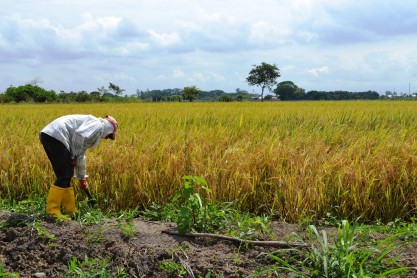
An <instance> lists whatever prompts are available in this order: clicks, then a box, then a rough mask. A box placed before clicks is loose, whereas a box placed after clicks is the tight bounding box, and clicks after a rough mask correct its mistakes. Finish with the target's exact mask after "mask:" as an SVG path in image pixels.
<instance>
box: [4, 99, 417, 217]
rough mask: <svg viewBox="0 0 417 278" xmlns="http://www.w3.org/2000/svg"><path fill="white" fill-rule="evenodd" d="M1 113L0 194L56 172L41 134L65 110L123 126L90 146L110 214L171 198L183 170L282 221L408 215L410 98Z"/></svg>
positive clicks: (94, 179) (97, 190)
mask: <svg viewBox="0 0 417 278" xmlns="http://www.w3.org/2000/svg"><path fill="white" fill-rule="evenodd" d="M0 111H1V115H2V116H1V117H0V124H1V127H2V131H3V135H2V136H1V137H0V149H1V152H2V153H1V156H0V196H1V198H9V199H16V200H17V199H23V198H28V197H30V196H32V195H34V194H37V195H39V194H46V193H47V191H48V189H49V186H50V184H51V183H52V182H53V180H54V175H53V172H52V169H51V167H50V165H49V161H48V160H47V157H46V155H45V154H44V151H43V149H42V146H41V145H40V143H39V139H38V134H39V131H40V130H41V129H42V128H43V127H44V126H45V125H46V124H47V123H49V122H50V121H52V120H53V119H55V118H56V117H59V116H61V115H64V114H92V115H95V116H98V117H104V116H105V115H106V114H110V115H113V116H114V117H116V119H117V120H118V122H119V124H120V132H119V136H118V138H117V141H115V142H113V141H110V140H104V141H102V142H101V144H100V145H99V146H98V147H96V148H93V149H91V150H88V151H87V171H88V173H89V175H90V178H89V181H90V184H91V187H92V190H93V193H94V194H95V195H96V196H97V198H98V199H99V203H100V205H101V206H102V208H105V209H108V210H120V209H126V208H135V207H137V208H139V209H143V208H146V207H148V206H149V205H150V204H151V203H152V202H155V203H159V204H164V203H166V202H169V201H170V200H171V198H172V196H173V195H174V194H175V193H177V192H178V190H179V189H180V188H181V184H182V180H181V178H182V176H184V175H196V176H200V177H202V178H204V179H206V180H207V182H208V185H209V187H210V188H211V190H212V192H211V195H210V196H209V197H210V198H213V199H215V200H218V201H231V202H234V204H235V206H236V207H237V208H240V209H242V210H248V211H252V212H254V213H265V212H273V213H274V214H275V215H276V217H277V218H278V219H281V220H286V221H289V222H296V221H299V220H300V219H303V218H305V217H311V218H322V217H324V216H325V215H326V214H327V213H332V214H334V215H335V216H337V217H340V218H343V219H354V218H357V217H361V219H362V220H364V221H367V220H370V221H372V220H376V219H378V220H381V221H390V220H393V219H395V218H407V217H410V216H412V215H413V214H414V213H415V210H416V206H417V194H416V193H417V189H416V177H417V167H416V166H417V151H416V148H417V143H416V140H415V138H416V137H417V136H416V135H417V134H416V133H417V123H416V112H417V106H416V105H415V102H412V101H409V102H406V101H402V102H400V101H398V102H396V101H353V102H273V103H267V102H264V103H252V102H251V103H249V102H248V103H137V104H83V105H81V104H59V105H3V106H0ZM75 185H76V184H75ZM78 192H79V194H78V196H79V197H78V198H82V197H83V196H82V194H81V192H80V191H78Z"/></svg>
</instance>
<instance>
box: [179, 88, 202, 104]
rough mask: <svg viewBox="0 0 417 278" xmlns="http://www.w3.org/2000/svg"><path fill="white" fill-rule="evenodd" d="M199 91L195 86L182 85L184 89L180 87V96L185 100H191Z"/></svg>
mask: <svg viewBox="0 0 417 278" xmlns="http://www.w3.org/2000/svg"><path fill="white" fill-rule="evenodd" d="M200 92H201V90H200V89H199V88H197V86H191V87H184V89H182V97H183V98H184V99H185V100H188V101H190V102H192V101H193V100H195V99H196V98H197V95H198V93H200Z"/></svg>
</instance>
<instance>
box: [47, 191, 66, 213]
mask: <svg viewBox="0 0 417 278" xmlns="http://www.w3.org/2000/svg"><path fill="white" fill-rule="evenodd" d="M64 192H65V188H61V187H58V186H55V185H51V188H50V189H49V194H48V198H47V199H46V213H47V214H50V215H52V216H54V217H56V218H64V219H65V218H67V219H68V217H67V216H65V215H62V213H61V202H62V197H63V195H64Z"/></svg>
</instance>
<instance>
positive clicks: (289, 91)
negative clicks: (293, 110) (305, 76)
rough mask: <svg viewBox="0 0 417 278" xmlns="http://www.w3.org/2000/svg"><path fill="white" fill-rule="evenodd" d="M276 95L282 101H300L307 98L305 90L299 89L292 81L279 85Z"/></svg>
mask: <svg viewBox="0 0 417 278" xmlns="http://www.w3.org/2000/svg"><path fill="white" fill-rule="evenodd" d="M274 93H275V95H276V96H277V97H279V99H280V100H300V99H303V98H304V96H305V90H304V89H303V88H299V87H298V86H297V85H295V84H294V82H292V81H283V82H280V83H278V86H277V87H276V89H275V90H274Z"/></svg>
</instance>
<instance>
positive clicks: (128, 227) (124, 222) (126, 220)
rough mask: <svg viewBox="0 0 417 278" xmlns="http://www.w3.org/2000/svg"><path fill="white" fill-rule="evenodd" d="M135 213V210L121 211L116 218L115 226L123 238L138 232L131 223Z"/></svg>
mask: <svg viewBox="0 0 417 278" xmlns="http://www.w3.org/2000/svg"><path fill="white" fill-rule="evenodd" d="M136 213H137V211H136V210H130V211H122V212H121V214H120V216H118V217H117V218H116V221H117V224H116V226H117V227H118V228H119V230H120V232H121V233H122V235H123V236H124V237H125V238H130V237H132V236H134V235H136V234H137V233H138V231H137V230H136V228H135V226H134V224H133V218H134V216H135V215H136Z"/></svg>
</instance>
